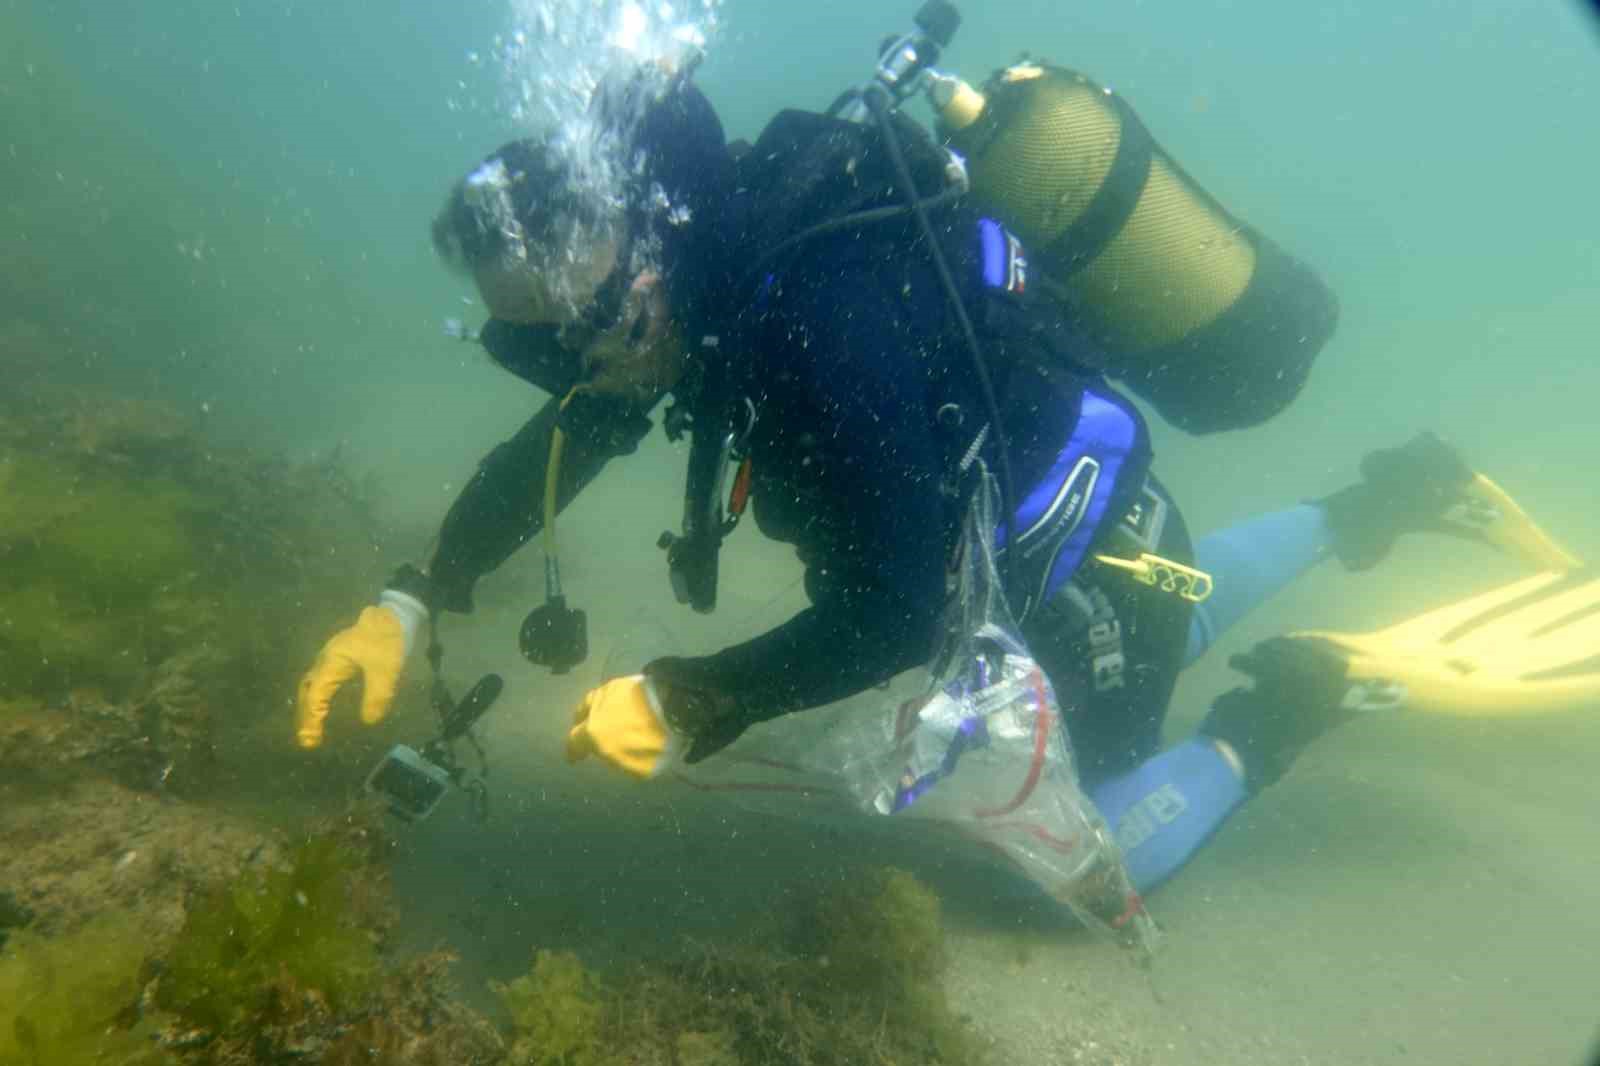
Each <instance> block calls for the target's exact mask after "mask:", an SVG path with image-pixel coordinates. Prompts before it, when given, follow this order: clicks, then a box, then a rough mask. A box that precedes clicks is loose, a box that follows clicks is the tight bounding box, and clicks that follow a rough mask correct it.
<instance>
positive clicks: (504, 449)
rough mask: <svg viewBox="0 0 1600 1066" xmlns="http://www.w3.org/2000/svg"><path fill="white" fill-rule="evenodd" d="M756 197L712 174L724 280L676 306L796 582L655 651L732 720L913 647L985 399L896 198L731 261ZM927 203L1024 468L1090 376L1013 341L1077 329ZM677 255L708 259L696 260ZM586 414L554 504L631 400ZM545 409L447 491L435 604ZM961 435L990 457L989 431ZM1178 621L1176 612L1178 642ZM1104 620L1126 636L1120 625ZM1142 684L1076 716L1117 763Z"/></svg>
mask: <svg viewBox="0 0 1600 1066" xmlns="http://www.w3.org/2000/svg"><path fill="white" fill-rule="evenodd" d="M756 150H757V151H758V152H759V151H761V150H762V149H761V146H760V145H758V146H757V149H756ZM741 197H743V199H741ZM772 210H773V207H772V206H771V205H768V204H763V203H762V202H760V201H759V199H757V200H754V201H752V200H751V195H750V194H749V190H743V191H741V190H739V189H734V190H730V192H729V195H728V197H727V204H726V210H725V212H724V213H723V214H722V215H721V216H720V218H719V222H718V224H719V225H720V226H721V227H722V232H721V234H720V235H719V240H718V242H717V243H715V244H708V245H705V246H702V247H705V248H710V249H714V251H712V252H711V253H710V254H714V255H716V256H718V257H719V259H718V264H719V265H718V269H719V270H720V271H721V272H722V276H723V277H724V279H725V282H724V284H722V285H721V286H719V288H718V290H717V291H718V292H719V293H720V294H722V295H723V296H724V297H725V302H724V304H723V305H722V306H707V304H706V303H705V302H704V301H702V302H700V303H699V304H698V305H697V306H696V307H695V309H694V311H693V313H692V315H690V316H686V317H690V319H691V324H692V326H693V328H694V329H695V331H697V332H704V331H706V330H714V331H715V332H716V334H717V336H718V346H719V349H720V350H721V351H723V352H725V353H726V352H729V351H731V352H732V353H733V357H734V358H735V359H737V360H738V365H739V367H740V371H741V372H740V380H741V383H742V384H743V388H744V392H745V393H746V394H747V395H748V397H749V399H750V400H751V401H752V402H753V404H754V406H755V409H756V412H757V419H756V422H755V426H754V430H753V433H752V435H751V437H750V439H749V442H748V452H749V456H750V458H751V461H752V469H753V472H754V477H753V492H752V508H753V513H754V517H755V520H756V522H757V523H758V525H759V527H760V528H761V530H762V531H763V532H764V533H766V534H767V535H768V536H771V537H773V538H775V539H779V540H782V541H785V542H788V543H792V544H794V545H795V547H796V550H797V552H798V554H799V556H800V559H801V561H802V562H803V563H804V565H805V587H806V592H807V594H808V597H809V599H810V606H809V607H807V608H806V609H804V610H802V611H801V612H800V613H798V614H797V615H795V616H794V617H793V618H791V619H789V620H788V621H786V622H784V623H782V624H781V625H779V626H777V627H776V628H774V629H772V630H770V631H768V632H766V633H763V634H761V635H759V636H757V637H755V638H753V639H751V640H747V641H744V642H742V643H739V644H736V645H733V646H731V647H728V648H725V649H723V650H722V651H719V652H717V653H715V654H712V655H709V656H704V657H698V658H693V659H680V660H674V662H673V671H674V673H673V676H672V680H673V682H674V683H677V684H688V685H690V686H692V687H704V688H706V689H711V690H715V691H716V692H718V693H719V694H720V695H722V696H724V697H726V698H727V699H728V700H730V701H732V703H733V705H734V706H736V708H737V714H738V717H739V719H740V722H741V725H747V724H750V723H753V722H757V721H761V720H765V719H768V718H771V717H774V716H776V715H780V714H784V713H788V712H791V711H796V710H801V709H804V708H808V707H814V706H818V705H821V704H824V703H828V702H831V701H833V700H836V699H840V698H843V697H846V696H849V695H852V694H854V693H857V692H860V691H862V690H864V689H865V688H867V687H869V686H871V685H873V684H876V683H879V682H882V681H885V680H887V679H888V678H890V677H891V676H893V675H894V674H896V673H898V672H899V671H901V670H904V669H907V668H909V667H912V666H914V665H917V664H918V663H921V662H924V661H926V660H927V659H928V657H929V656H930V654H931V653H932V652H933V650H934V644H935V640H936V637H937V635H938V627H939V623H940V621H941V618H942V612H943V608H944V604H945V598H946V590H947V580H946V578H947V567H948V564H949V561H950V559H951V554H952V551H953V549H954V548H955V545H956V541H957V538H958V534H959V530H960V523H961V519H962V516H963V514H964V509H965V499H964V498H963V495H962V493H961V491H960V485H959V483H958V480H957V479H956V478H955V477H954V474H955V471H956V468H957V466H958V464H959V462H960V459H961V457H962V455H963V453H965V452H966V451H967V450H968V449H969V448H970V447H971V446H972V444H973V441H974V438H975V436H976V435H977V433H978V431H979V430H980V429H981V427H982V426H983V424H984V423H985V422H986V421H987V416H986V413H985V409H984V407H983V405H982V404H981V402H980V401H979V399H978V397H979V393H978V390H977V387H976V384H975V380H974V376H973V371H972V367H971V362H970V357H969V354H968V351H967V349H966V348H965V347H964V346H963V344H962V343H961V339H960V335H959V333H958V332H957V331H956V329H955V325H954V321H953V318H952V316H951V313H950V308H949V307H948V305H947V302H946V299H945V296H944V293H943V291H942V289H941V287H940V284H939V281H938V277H937V274H936V273H935V268H934V265H933V262H932V260H931V258H930V256H929V254H928V250H927V249H926V248H925V247H923V246H922V242H921V239H920V237H919V236H918V234H917V231H916V230H915V228H914V226H913V225H912V223H911V221H910V220H909V219H905V218H902V219H898V220H893V221H890V222H885V223H879V224H876V225H874V226H871V227H867V228H863V229H859V230H857V229H851V230H845V231H842V232H837V233H833V234H830V235H827V236H824V237H820V238H818V239H815V240H812V241H809V242H807V243H806V244H805V245H804V246H803V247H802V248H800V249H798V250H797V252H796V254H793V255H791V256H788V257H785V258H784V259H783V260H782V261H781V262H779V263H776V264H774V265H773V266H772V267H771V268H770V269H769V268H767V267H765V266H762V267H761V269H759V270H758V271H757V272H756V277H755V279H754V280H753V281H751V280H750V279H749V278H748V277H746V276H745V274H746V273H748V272H742V271H740V270H739V269H738V268H739V267H740V266H741V265H742V264H748V263H758V262H759V259H758V257H759V256H760V255H761V252H762V250H763V248H764V247H765V246H767V245H769V244H770V242H771V239H772V238H771V235H770V233H769V232H766V231H765V230H764V228H763V227H764V220H765V219H767V218H768V217H770V215H771V212H772ZM752 220H754V221H752ZM935 222H936V227H937V229H938V231H939V233H940V235H941V240H942V242H943V245H944V250H945V254H946V255H947V257H948V259H949V261H950V264H951V266H952V268H953V271H954V273H955V275H956V278H957V280H958V285H959V286H960V288H961V290H962V296H963V298H964V300H965V301H966V304H967V307H968V310H969V313H970V314H971V315H972V317H973V319H974V321H975V322H976V323H977V324H978V327H979V331H980V334H981V336H982V339H983V341H984V346H985V349H986V355H987V357H988V359H989V362H990V364H991V369H992V372H993V374H994V376H995V379H996V386H997V389H998V391H999V392H1000V394H1001V407H1002V411H1003V418H1004V422H1005V426H1006V430H1007V434H1008V436H1009V438H1010V453H1011V463H1012V468H1013V474H1014V480H1015V482H1016V484H1017V485H1018V486H1019V487H1021V486H1026V485H1031V484H1033V483H1034V482H1035V481H1037V480H1038V479H1039V478H1040V477H1041V476H1042V475H1043V474H1044V472H1045V471H1046V470H1047V469H1048V467H1049V466H1050V463H1051V461H1052V460H1053V459H1054V457H1055V456H1056V453H1057V451H1058V450H1059V449H1060V448H1061V446H1062V443H1063V442H1064V441H1065V440H1066V439H1067V437H1068V435H1070V434H1071V432H1072V430H1073V422H1074V419H1075V417H1076V410H1077V400H1078V396H1079V392H1080V390H1081V389H1082V388H1083V387H1084V386H1085V385H1088V384H1096V385H1098V384H1100V382H1099V380H1098V378H1096V377H1094V376H1093V375H1090V374H1088V373H1083V374H1075V373H1074V372H1071V371H1062V370H1060V369H1058V370H1057V372H1055V373H1052V374H1048V375H1047V374H1045V373H1043V372H1041V371H1039V370H1037V369H1035V363H1034V362H1033V361H1030V360H1028V359H1023V358H1018V357H1017V352H1016V350H1015V349H1016V348H1017V346H1019V345H1028V344H1047V345H1050V346H1051V347H1052V348H1053V349H1054V363H1055V365H1056V366H1057V367H1058V368H1062V367H1067V366H1070V365H1071V361H1072V360H1071V355H1072V348H1073V345H1075V344H1078V343H1080V342H1079V341H1078V340H1077V337H1076V334H1075V333H1074V332H1073V331H1072V330H1071V329H1070V327H1069V326H1068V325H1067V324H1066V322H1065V321H1064V320H1063V319H1061V318H1060V317H1059V316H1056V317H1052V316H1050V315H1048V314H1044V315H1040V314H1034V313H1031V312H1030V313H1029V314H1027V315H1025V316H1022V326H1021V327H1020V328H1019V327H1018V321H1019V316H1018V314H1017V313H1016V309H1015V308H1012V307H1008V306H1002V305H1003V304H1004V301H1005V300H1006V297H1005V294H996V293H994V292H993V291H992V288H990V287H986V286H985V284H984V281H983V278H982V276H981V269H980V266H979V263H978V253H977V249H976V234H977V218H976V216H975V215H974V214H973V213H972V212H971V211H970V210H968V209H966V208H964V207H959V206H958V207H951V208H945V209H942V210H940V211H938V212H937V213H936V216H935ZM668 266H669V269H670V267H671V266H672V264H668ZM694 273H696V274H697V275H698V276H701V277H708V276H712V275H713V274H714V273H715V272H714V271H713V270H711V269H708V268H705V267H704V265H700V266H698V267H697V270H696V271H695V272H694ZM996 301H999V303H997V302H996ZM483 342H484V344H485V346H486V348H487V349H488V350H489V352H490V354H491V355H492V356H493V357H494V358H495V359H496V360H497V361H498V362H499V363H500V364H501V365H502V366H504V367H506V368H507V369H508V370H510V371H512V372H513V373H516V374H518V375H519V376H521V377H524V378H525V379H527V380H529V381H531V382H533V383H534V384H536V385H539V386H540V387H541V388H544V389H546V390H548V391H550V392H551V393H553V394H555V395H560V394H561V393H562V392H564V391H565V390H566V389H567V388H568V387H570V385H571V384H573V383H574V382H575V380H576V375H577V357H576V355H575V354H573V353H571V352H568V351H565V350H564V349H562V348H561V346H560V344H559V342H558V341H557V339H556V336H555V334H554V333H553V332H552V331H550V330H547V329H542V328H536V327H513V326H508V325H506V324H504V323H494V322H491V323H490V324H489V326H488V327H487V328H486V329H485V330H484V332H483ZM594 413H595V412H591V414H594ZM598 414H599V417H587V416H585V415H582V414H580V415H579V416H578V417H576V418H575V419H574V418H571V417H564V418H563V423H564V424H566V425H568V426H569V428H570V429H571V431H572V443H571V445H570V446H569V450H568V452H567V456H568V457H567V459H566V462H565V464H564V467H563V472H562V478H563V484H562V486H561V491H560V493H559V499H560V502H561V503H562V504H563V505H564V504H565V503H566V502H567V501H568V500H570V499H571V498H572V497H573V496H574V495H575V494H576V492H577V491H579V489H581V487H582V485H583V484H584V483H586V482H587V481H588V480H589V479H591V478H592V477H593V476H594V475H595V474H597V473H598V472H599V470H600V469H601V468H602V467H603V466H604V465H605V463H606V462H607V461H608V460H609V459H610V458H612V457H614V456H616V455H619V454H625V453H627V452H629V451H631V450H633V448H634V447H635V446H636V445H637V443H638V441H639V440H640V439H641V438H642V436H643V434H644V433H645V432H646V431H647V430H648V427H649V423H648V421H646V420H645V418H644V413H643V412H640V411H636V410H633V411H628V410H617V409H611V410H609V411H600V412H598ZM556 418H557V412H556V408H555V405H554V401H553V400H552V401H551V402H550V403H547V404H546V406H545V408H544V409H543V410H541V411H540V412H539V413H538V414H537V415H535V416H534V418H533V419H531V420H530V421H529V423H528V424H527V426H525V427H524V428H523V430H522V431H521V432H519V433H518V434H517V436H516V437H515V438H513V439H512V440H511V441H508V442H507V443H505V444H503V445H501V446H500V447H498V448H496V449H495V450H494V451H493V452H492V453H491V454H490V455H489V456H488V457H487V458H486V459H485V460H484V462H483V464H482V466H481V467H480V469H479V471H478V473H477V475H476V476H475V477H474V478H473V479H472V480H471V481H470V482H469V483H468V485H467V486H466V488H465V489H464V491H463V492H462V494H461V496H460V498H459V499H458V500H457V501H456V503H455V505H454V506H453V507H452V508H451V510H450V513H449V515H448V517H447V518H446V520H445V522H444V525H443V528H442V531H441V535H440V543H439V548H438V551H437V554H436V556H435V558H434V560H433V563H432V568H431V574H430V578H431V582H432V591H431V595H430V599H431V601H432V603H433V604H434V605H435V606H437V607H440V608H444V609H448V610H469V609H470V606H471V589H472V586H473V584H474V582H475V581H476V580H477V578H479V577H480V576H482V575H483V574H485V573H487V572H488V571H490V570H492V569H493V568H494V567H496V566H498V565H499V564H500V563H501V562H502V561H503V560H504V559H505V558H506V557H507V556H509V555H510V554H511V553H512V552H513V551H514V550H515V549H516V548H517V547H518V546H519V545H520V544H522V543H524V542H526V541H527V540H528V539H529V538H530V537H531V536H533V535H534V533H535V532H536V531H537V530H538V528H539V525H540V516H539V513H538V511H537V509H536V507H535V501H537V500H539V499H540V497H541V495H542V493H541V488H540V485H539V481H540V479H541V478H542V476H543V470H544V468H545V457H546V454H547V448H548V442H549V439H550V429H551V427H552V426H553V425H554V424H555V420H556ZM991 438H992V435H991ZM981 453H982V454H983V455H984V456H985V457H986V458H987V459H988V461H989V462H990V465H991V468H995V467H996V465H997V464H996V463H995V459H996V455H995V451H994V449H993V446H992V443H991V444H990V445H988V446H986V447H985V448H983V449H982V450H981ZM1145 461H1148V456H1147V455H1146V456H1145ZM725 578H726V579H728V580H735V581H736V580H737V579H738V575H736V574H728V575H725ZM1124 599H1125V600H1126V597H1124ZM1128 602H1129V603H1132V601H1128ZM1128 609H1129V608H1128V607H1127V606H1126V605H1125V606H1124V611H1125V612H1126V611H1127V610H1128ZM1169 613H1170V612H1169ZM1050 617H1052V618H1053V619H1054V621H1055V623H1056V624H1055V628H1056V629H1058V630H1059V629H1062V628H1063V625H1062V623H1061V619H1060V617H1059V616H1056V615H1052V616H1050ZM1085 624H1087V623H1086V622H1085ZM1186 625H1187V619H1186V618H1184V619H1182V620H1181V622H1180V624H1179V625H1178V626H1177V627H1176V628H1175V632H1176V634H1177V637H1176V646H1177V649H1178V650H1181V647H1182V639H1183V634H1184V632H1185V629H1186ZM1124 628H1128V629H1131V630H1132V631H1134V632H1133V634H1132V639H1135V640H1136V639H1138V638H1137V630H1138V629H1139V627H1138V626H1137V625H1135V626H1132V627H1129V626H1127V624H1126V622H1125V623H1124ZM1168 628H1171V627H1167V626H1162V627H1161V629H1162V630H1163V634H1162V639H1163V641H1164V642H1165V641H1166V639H1167V635H1166V633H1165V631H1166V630H1167V629H1168ZM1053 639H1054V640H1055V641H1056V643H1057V644H1058V645H1059V650H1058V651H1057V653H1056V654H1055V656H1054V658H1055V659H1056V660H1057V662H1056V663H1055V664H1054V665H1055V669H1054V670H1052V673H1053V674H1056V673H1059V674H1061V675H1063V676H1061V677H1060V678H1058V684H1062V683H1069V684H1071V683H1075V682H1076V681H1077V679H1076V678H1073V677H1071V676H1070V675H1071V674H1073V673H1074V672H1075V671H1076V670H1077V667H1078V664H1075V663H1073V662H1069V661H1068V660H1069V659H1071V657H1072V656H1073V655H1074V654H1076V653H1075V652H1073V651H1072V650H1070V649H1071V641H1072V639H1073V635H1072V634H1069V633H1065V632H1057V633H1054V635H1053ZM1130 651H1131V649H1130ZM1175 654H1176V651H1175V652H1174V655H1175ZM1041 658H1048V656H1043V655H1042V656H1041ZM1174 672H1175V668H1174ZM1156 689H1157V690H1159V691H1156V690H1152V691H1149V692H1145V693H1142V695H1144V696H1149V697H1154V699H1153V701H1147V700H1144V699H1141V700H1140V702H1141V703H1145V704H1147V706H1145V707H1144V708H1142V710H1143V713H1141V714H1140V715H1139V716H1138V720H1137V721H1133V720H1125V721H1122V722H1121V723H1120V724H1116V723H1112V724H1111V727H1110V728H1109V729H1108V728H1098V729H1092V730H1090V732H1092V733H1095V734H1099V733H1105V734H1107V735H1106V736H1103V737H1101V736H1098V735H1097V737H1096V741H1095V746H1096V747H1097V748H1101V749H1104V750H1105V751H1107V752H1108V753H1113V754H1114V756H1115V757H1114V758H1113V760H1112V761H1113V762H1115V763H1116V764H1117V765H1121V764H1122V763H1123V762H1125V761H1126V758H1127V757H1137V756H1138V755H1139V751H1136V750H1135V749H1146V748H1148V747H1149V746H1150V744H1152V743H1153V738H1154V735H1155V733H1156V732H1157V731H1158V726H1159V722H1160V718H1161V715H1162V713H1163V712H1164V708H1165V703H1166V697H1167V695H1168V694H1169V693H1170V679H1165V680H1164V681H1163V683H1162V684H1160V685H1158V686H1156ZM1152 703H1153V705H1150V704H1152ZM1120 716H1121V717H1123V718H1127V716H1126V714H1121V715H1120ZM1153 727H1155V728H1153ZM1074 732H1075V733H1076V732H1077V730H1074ZM1146 736H1149V737H1150V738H1151V739H1150V740H1148V741H1147V740H1146V739H1145V738H1146ZM1124 753H1126V755H1124ZM1145 753H1146V754H1147V753H1148V752H1145ZM1090 761H1091V763H1093V762H1095V760H1094V759H1091V760H1090ZM1106 768H1107V769H1108V770H1109V769H1112V768H1113V767H1111V766H1109V765H1108V766H1107V767H1106Z"/></svg>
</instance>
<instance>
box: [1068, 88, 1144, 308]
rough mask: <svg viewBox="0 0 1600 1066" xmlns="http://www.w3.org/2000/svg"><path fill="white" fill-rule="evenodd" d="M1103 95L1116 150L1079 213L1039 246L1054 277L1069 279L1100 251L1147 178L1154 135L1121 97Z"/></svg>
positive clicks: (1127, 214)
mask: <svg viewBox="0 0 1600 1066" xmlns="http://www.w3.org/2000/svg"><path fill="white" fill-rule="evenodd" d="M1106 99H1107V100H1108V101H1109V102H1110V104H1111V107H1112V108H1113V109H1114V110H1115V111H1116V113H1117V118H1118V120H1119V121H1120V123H1121V135H1120V136H1119V137H1118V139H1117V154H1116V156H1115V157H1114V158H1113V159H1112V160H1111V169H1110V170H1108V171H1106V177H1105V180H1104V181H1102V182H1101V183H1100V187H1099V188H1098V189H1096V190H1095V192H1094V196H1093V197H1091V198H1090V200H1089V205H1088V206H1087V207H1085V208H1084V209H1083V213H1082V214H1081V215H1079V216H1078V217H1077V219H1075V220H1074V221H1073V223H1072V225H1070V226H1068V227H1067V228H1066V229H1064V230H1062V231H1061V232H1060V233H1059V234H1057V235H1056V238H1055V240H1053V241H1051V242H1050V243H1049V244H1048V245H1046V246H1045V248H1044V253H1045V255H1044V261H1045V262H1046V263H1048V264H1050V273H1051V274H1052V275H1053V277H1054V279H1055V280H1057V281H1064V280H1066V279H1067V278H1070V277H1071V276H1072V275H1074V274H1076V273H1077V272H1078V271H1080V270H1082V269H1083V268H1084V267H1086V266H1088V265H1089V264H1090V263H1092V262H1094V260H1095V258H1096V257H1097V256H1098V255H1099V254H1100V253H1101V252H1103V251H1105V248H1106V245H1108V244H1110V243H1111V241H1112V239H1113V238H1115V237H1116V235H1117V234H1118V233H1120V232H1122V227H1123V226H1125V225H1127V222H1128V219H1129V218H1130V217H1132V215H1133V211H1134V208H1136V207H1138V206H1139V197H1140V196H1142V195H1143V194H1144V186H1145V182H1146V181H1148V180H1149V178H1150V160H1151V157H1152V156H1153V155H1154V153H1155V139H1154V138H1153V137H1151V136H1150V131H1149V130H1147V129H1145V125H1144V123H1143V122H1140V121H1139V116H1138V115H1136V114H1134V112H1133V108H1131V107H1129V106H1128V103H1127V101H1125V100H1123V99H1122V97H1121V96H1118V95H1117V94H1116V93H1107V94H1106Z"/></svg>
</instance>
